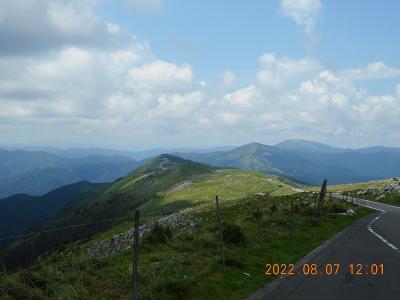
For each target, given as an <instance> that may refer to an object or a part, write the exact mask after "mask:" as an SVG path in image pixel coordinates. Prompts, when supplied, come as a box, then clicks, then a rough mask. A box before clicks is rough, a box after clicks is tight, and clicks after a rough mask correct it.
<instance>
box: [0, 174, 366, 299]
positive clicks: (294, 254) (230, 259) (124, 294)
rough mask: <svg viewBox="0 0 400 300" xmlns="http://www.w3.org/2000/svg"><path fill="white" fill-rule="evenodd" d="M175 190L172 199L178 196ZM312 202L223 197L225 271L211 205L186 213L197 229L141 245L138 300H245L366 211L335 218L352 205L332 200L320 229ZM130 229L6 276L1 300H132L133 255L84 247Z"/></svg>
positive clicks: (306, 196)
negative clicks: (103, 254) (270, 270)
mask: <svg viewBox="0 0 400 300" xmlns="http://www.w3.org/2000/svg"><path fill="white" fill-rule="evenodd" d="M236 175H237V174H235V176H236ZM218 176H221V174H219V175H218ZM223 177H224V176H222V178H223ZM267 182H269V181H267ZM199 188H201V185H200V187H199ZM276 191H277V190H276ZM176 192H177V191H173V192H172V193H171V194H172V195H173V196H174V197H177V196H178V195H179V193H178V194H176ZM252 192H253V191H252ZM210 193H212V192H210ZM210 195H211V194H210ZM171 197H172V196H171ZM315 197H316V195H315V194H312V193H301V194H293V195H286V196H269V197H261V196H254V195H253V196H247V197H244V198H237V199H233V200H228V199H229V197H227V198H221V208H222V219H223V224H224V233H225V254H226V259H227V267H226V269H223V268H222V266H221V262H220V260H219V243H218V234H217V225H216V217H215V206H214V205H213V204H214V203H213V201H212V200H211V201H209V203H205V204H202V205H199V206H195V207H193V208H191V209H189V210H186V213H190V214H191V215H193V216H194V217H196V218H197V219H198V220H200V221H199V222H198V223H197V224H196V226H195V227H194V228H190V229H187V230H180V231H176V232H172V234H171V236H170V235H168V234H165V239H160V240H159V241H158V240H157V239H154V238H153V239H149V238H148V237H146V236H145V237H144V238H142V239H141V241H140V265H139V273H140V276H139V293H140V298H141V299H244V298H245V297H246V296H248V295H249V294H250V293H252V292H253V291H255V290H257V289H258V288H260V287H262V286H263V285H264V284H265V283H266V282H268V281H269V280H272V279H273V278H270V277H267V276H266V275H265V274H264V272H265V270H264V266H265V264H266V263H293V262H296V261H298V260H299V259H300V258H301V257H302V256H304V255H305V254H307V253H308V252H309V251H311V250H312V249H314V248H315V247H317V246H318V245H320V244H321V243H322V242H324V241H325V240H327V239H329V238H330V237H331V236H332V235H333V234H335V233H336V232H338V231H340V230H342V229H343V228H345V227H346V226H347V225H348V224H350V223H352V222H353V221H354V220H355V219H357V218H360V217H362V216H365V215H366V214H368V213H369V211H368V210H366V209H363V208H360V209H358V208H355V209H356V211H357V215H356V217H350V216H342V217H338V218H334V217H331V216H329V215H328V213H329V212H335V211H345V210H346V208H347V207H350V206H351V204H349V203H343V202H337V201H333V202H330V203H328V204H327V205H326V206H325V208H324V211H323V214H322V216H321V218H320V222H319V223H318V222H317V218H316V217H315V214H314V212H313V209H312V205H313V203H314V199H315ZM171 199H173V198H171ZM292 202H293V206H292V218H291V217H290V207H291V206H290V203H292ZM257 207H258V208H257ZM272 207H275V208H276V210H275V209H274V210H273V209H272ZM273 211H275V212H273ZM127 227H129V225H128V224H122V225H119V226H117V227H115V228H112V229H111V230H109V231H107V232H104V233H102V234H99V235H96V236H93V237H92V238H91V239H88V240H82V241H77V242H75V243H73V244H70V245H68V246H67V247H66V248H65V249H64V250H63V249H61V250H60V251H59V252H55V253H53V254H51V255H50V256H47V257H44V258H43V259H42V260H41V261H39V262H37V263H35V264H34V265H33V266H31V267H29V268H27V269H25V270H23V271H20V272H17V273H13V274H8V275H6V274H4V273H2V274H1V275H0V295H2V296H1V299H49V298H57V299H129V297H130V286H131V285H130V273H131V265H132V263H131V252H130V251H125V252H123V253H121V254H119V255H116V256H114V257H109V258H102V259H95V258H91V257H89V256H88V253H87V251H85V249H86V248H85V245H87V244H88V243H90V242H92V240H93V239H96V240H99V239H105V238H110V237H111V236H112V235H113V234H115V233H117V232H121V231H124V230H126V229H127ZM151 235H152V233H151V234H150V236H151ZM69 252H71V254H68V253H69ZM245 273H246V274H249V275H246V274H245Z"/></svg>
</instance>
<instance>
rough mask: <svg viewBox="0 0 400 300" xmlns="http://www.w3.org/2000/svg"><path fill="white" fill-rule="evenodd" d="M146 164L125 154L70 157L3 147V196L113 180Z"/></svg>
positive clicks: (0, 185) (0, 187) (0, 160)
mask: <svg viewBox="0 0 400 300" xmlns="http://www.w3.org/2000/svg"><path fill="white" fill-rule="evenodd" d="M143 163H144V162H138V161H135V160H133V159H131V158H129V157H124V156H88V157H84V158H79V159H70V158H65V157H61V156H57V155H54V154H51V153H46V152H42V151H23V150H14V151H7V150H0V198H4V197H7V196H10V195H14V194H19V193H26V194H30V195H34V196H39V195H43V194H45V193H47V192H49V191H51V190H54V189H55V188H58V187H61V186H63V185H66V184H70V183H74V182H78V181H82V180H87V181H90V182H110V181H113V180H115V179H117V178H119V177H122V176H125V175H126V174H128V173H129V172H131V171H132V170H134V169H135V168H136V167H138V166H139V165H141V164H143Z"/></svg>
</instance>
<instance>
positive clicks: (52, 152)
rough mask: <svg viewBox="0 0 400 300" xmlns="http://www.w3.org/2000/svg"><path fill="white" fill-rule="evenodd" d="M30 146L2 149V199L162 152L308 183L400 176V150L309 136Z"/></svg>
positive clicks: (114, 174) (122, 167)
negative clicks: (199, 143) (243, 141)
mask: <svg viewBox="0 0 400 300" xmlns="http://www.w3.org/2000/svg"><path fill="white" fill-rule="evenodd" d="M30 149H31V150H29V151H28V150H13V151H10V150H0V198H3V197H7V196H10V195H13V194H18V193H27V194H31V195H35V196H38V195H43V194H45V193H47V192H49V191H51V190H53V189H55V188H58V187H61V186H63V185H66V184H71V183H74V182H78V181H82V180H87V181H90V182H111V181H113V180H115V179H117V178H119V177H122V176H125V175H126V174H128V173H129V172H131V171H133V170H134V169H135V168H137V167H139V166H141V165H143V164H144V163H146V162H148V161H149V160H150V159H151V158H152V157H155V156H157V155H159V154H161V153H170V154H176V155H177V156H180V157H182V158H186V159H190V160H193V161H196V162H201V163H205V164H208V165H211V166H218V167H235V168H242V169H253V170H257V171H262V172H266V173H271V174H276V175H279V176H285V177H288V178H290V179H294V180H297V181H300V182H303V183H307V184H320V182H321V181H322V179H324V178H327V179H328V180H329V183H331V184H335V183H349V182H360V181H366V180H376V179H383V178H387V177H393V176H399V175H400V174H399V173H400V172H399V170H400V169H399V161H400V158H399V156H400V148H394V147H369V148H361V149H342V148H338V147H332V146H328V145H325V144H321V143H317V142H310V141H305V140H286V141H283V142H281V143H279V144H276V145H274V146H267V145H263V144H259V143H251V144H247V145H244V146H240V147H237V148H234V147H230V146H224V147H219V148H209V149H207V148H204V149H199V148H192V149H191V148H187V149H150V150H146V151H128V150H127V151H122V150H112V149H103V148H73V149H67V150H63V149H57V148H40V147H31V148H30ZM33 150H35V151H33ZM36 150H42V151H36ZM46 151H47V152H46Z"/></svg>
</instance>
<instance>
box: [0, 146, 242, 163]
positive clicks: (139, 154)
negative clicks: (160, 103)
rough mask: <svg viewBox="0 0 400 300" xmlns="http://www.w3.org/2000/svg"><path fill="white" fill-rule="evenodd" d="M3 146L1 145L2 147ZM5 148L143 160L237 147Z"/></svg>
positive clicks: (58, 154) (65, 154)
mask: <svg viewBox="0 0 400 300" xmlns="http://www.w3.org/2000/svg"><path fill="white" fill-rule="evenodd" d="M0 148H1V147H0ZM3 148H4V149H5V150H24V151H40V152H46V153H50V154H54V155H57V156H61V157H65V158H72V159H77V158H85V157H88V156H125V157H129V158H132V159H134V160H142V159H146V158H147V159H148V158H152V157H155V156H157V155H160V154H163V153H174V152H190V153H209V152H214V151H228V150H232V149H234V148H235V147H233V146H221V147H211V148H173V149H168V148H153V149H148V150H140V151H130V150H116V149H107V148H95V147H90V148H70V149H60V148H54V147H34V146H31V147H27V146H24V147H16V146H8V147H7V146H5V147H3Z"/></svg>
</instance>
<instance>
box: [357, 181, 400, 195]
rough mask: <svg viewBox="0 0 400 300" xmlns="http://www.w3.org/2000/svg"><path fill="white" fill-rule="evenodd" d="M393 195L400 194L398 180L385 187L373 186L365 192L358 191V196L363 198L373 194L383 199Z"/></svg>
mask: <svg viewBox="0 0 400 300" xmlns="http://www.w3.org/2000/svg"><path fill="white" fill-rule="evenodd" d="M392 193H400V184H399V182H398V181H397V180H392V182H391V183H390V184H388V185H386V186H383V187H377V186H372V187H369V188H367V189H365V190H361V191H358V192H357V195H360V196H363V195H370V194H373V195H378V196H379V197H381V196H384V195H387V194H392ZM381 198H382V197H381Z"/></svg>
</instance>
